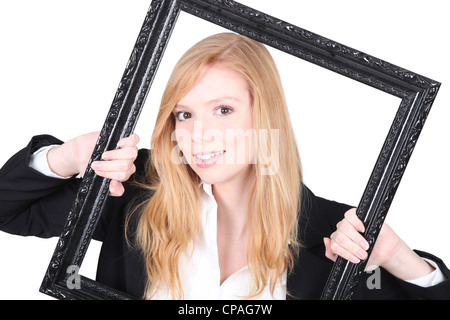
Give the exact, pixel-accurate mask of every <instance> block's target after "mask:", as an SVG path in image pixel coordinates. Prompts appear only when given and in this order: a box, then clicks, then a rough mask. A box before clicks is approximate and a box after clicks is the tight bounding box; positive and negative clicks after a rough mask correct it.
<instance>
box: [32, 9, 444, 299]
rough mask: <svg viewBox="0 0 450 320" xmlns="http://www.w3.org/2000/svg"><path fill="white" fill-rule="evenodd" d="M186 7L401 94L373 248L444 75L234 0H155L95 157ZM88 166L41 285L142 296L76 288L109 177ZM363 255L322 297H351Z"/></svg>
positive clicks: (110, 140)
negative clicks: (422, 71)
mask: <svg viewBox="0 0 450 320" xmlns="http://www.w3.org/2000/svg"><path fill="white" fill-rule="evenodd" d="M181 11H183V12H187V13H189V14H192V15H194V16H197V17H199V18H202V19H204V20H206V21H209V22H211V23H214V24H217V25H219V26H222V27H224V28H226V29H229V30H231V31H233V32H236V33H239V34H242V35H244V36H247V37H249V38H252V39H254V40H257V41H259V42H261V43H264V44H265V45H268V46H271V47H274V48H276V49H279V50H281V51H283V52H286V53H289V54H291V55H293V56H296V57H298V58H300V59H303V60H305V61H308V62H310V63H313V64H315V65H318V66H320V67H323V68H326V69H328V70H331V71H334V72H336V73H338V74H340V75H343V76H346V77H348V78H351V79H353V80H355V81H358V82H360V83H363V84H366V85H368V86H371V87H373V88H376V89H378V90H381V91H383V92H385V93H387V94H391V95H394V96H396V97H399V98H400V99H401V102H400V105H399V107H398V110H397V113H396V115H395V117H394V119H393V122H392V125H391V127H390V129H389V132H388V133H387V137H386V139H385V142H384V144H383V147H382V149H381V151H380V153H379V156H378V159H377V160H376V162H375V165H374V168H373V171H372V173H371V175H370V178H369V180H368V182H367V186H366V188H365V190H364V192H363V195H362V197H361V200H360V203H359V205H358V208H357V215H358V216H359V217H360V218H361V219H362V220H363V222H364V224H365V227H366V231H365V233H364V237H365V238H366V239H367V240H368V242H369V245H370V248H369V250H368V252H369V254H370V252H371V250H372V248H373V245H374V243H375V241H376V238H377V236H378V233H379V230H380V228H381V226H382V224H383V222H384V220H385V218H386V215H387V213H388V210H389V207H390V205H391V203H392V200H393V198H394V195H395V192H396V190H397V188H398V185H399V183H400V180H401V178H402V176H403V173H404V171H405V169H406V166H407V164H408V161H409V159H410V157H411V154H412V152H413V150H414V147H415V145H416V143H417V139H418V137H419V135H420V132H421V130H422V128H423V126H424V124H425V120H426V118H427V116H428V113H429V111H430V109H431V107H432V104H433V102H434V100H435V98H436V95H437V93H438V90H439V87H440V83H439V82H437V81H434V80H431V79H429V78H426V77H424V76H421V75H419V74H416V73H414V72H411V71H408V70H405V69H403V68H400V67H398V66H396V65H393V64H390V63H388V62H386V61H383V60H381V59H378V58H375V57H373V56H371V55H368V54H366V53H363V52H361V51H358V50H355V49H352V48H350V47H348V46H345V45H343V44H340V43H338V42H335V41H332V40H330V39H327V38H324V37H322V36H320V35H317V34H314V33H312V32H310V31H307V30H305V29H302V28H299V27H297V26H295V25H293V24H290V23H287V22H285V21H282V20H280V19H277V18H275V17H272V16H270V15H268V14H265V13H262V12H260V11H258V10H255V9H253V8H250V7H248V6H245V5H242V4H240V3H238V2H234V1H231V0H153V1H152V2H151V5H150V8H149V10H148V12H147V15H146V17H145V20H144V23H143V26H142V28H141V31H140V33H139V35H138V38H137V41H136V44H135V46H134V48H133V50H132V53H131V56H130V58H129V61H128V64H127V66H126V68H125V71H124V74H123V76H122V79H121V81H120V84H119V87H118V89H117V92H116V95H115V97H114V99H113V102H112V105H111V108H110V110H109V112H108V115H107V117H106V121H105V123H104V125H103V128H102V130H101V133H100V137H99V139H98V141H97V144H96V146H95V149H94V152H93V154H92V158H91V160H90V163H91V162H93V161H96V160H99V159H100V157H101V154H102V153H103V152H105V151H107V150H111V149H114V148H115V146H116V144H117V142H118V141H119V140H120V139H121V138H122V137H125V136H128V135H130V134H131V133H132V132H133V130H134V128H135V125H136V123H137V120H138V118H139V114H140V112H141V110H142V108H143V105H144V102H145V99H146V97H147V93H148V91H149V89H150V87H151V85H152V82H153V79H154V77H155V75H156V72H157V70H158V66H159V63H160V61H161V59H162V56H163V54H164V50H165V48H166V46H167V43H168V41H169V39H170V35H171V32H172V30H173V27H174V26H175V24H176V21H177V18H178V15H179V13H180V12H181ZM90 163H89V165H88V169H87V171H86V173H85V176H84V179H83V181H82V183H81V186H80V189H79V191H78V194H77V198H76V200H75V202H74V204H73V207H72V209H71V211H70V212H69V216H68V219H67V222H66V225H65V227H64V230H63V232H62V234H61V236H60V238H59V241H58V243H57V246H56V248H55V251H54V254H53V256H52V258H51V261H50V264H49V267H48V269H47V272H46V274H45V276H44V279H43V281H42V285H41V287H40V291H41V292H43V293H45V294H48V295H50V296H53V297H55V298H58V299H102V300H103V299H121V300H124V299H125V300H128V299H136V297H132V296H130V295H128V294H126V293H124V292H120V291H117V290H115V289H113V288H110V287H107V286H105V285H102V284H101V283H98V282H96V281H94V280H91V279H89V278H86V277H83V276H80V277H79V278H78V280H79V283H76V284H77V285H78V288H76V289H70V288H69V287H70V286H68V285H67V284H68V281H69V280H70V277H71V276H73V274H72V273H71V272H68V268H69V267H73V266H75V267H78V268H79V267H80V266H81V264H82V261H83V258H84V256H85V254H86V251H87V248H88V246H89V243H90V241H91V238H92V234H93V230H94V229H95V227H96V223H97V220H98V218H99V215H100V214H101V211H102V208H103V205H104V202H105V199H106V198H107V196H108V192H109V189H108V185H109V180H108V179H105V178H102V177H99V176H97V175H95V173H94V171H93V170H91V168H90ZM364 267H365V261H362V262H360V263H359V264H353V263H350V262H348V261H346V260H344V259H342V258H338V259H337V261H336V262H335V264H334V266H333V269H332V271H331V273H330V275H329V278H328V282H327V284H326V286H325V288H324V289H323V293H322V297H321V299H325V300H329V299H351V298H352V295H353V290H354V288H355V285H356V284H357V283H358V278H359V275H360V274H361V273H362V272H363V270H364Z"/></svg>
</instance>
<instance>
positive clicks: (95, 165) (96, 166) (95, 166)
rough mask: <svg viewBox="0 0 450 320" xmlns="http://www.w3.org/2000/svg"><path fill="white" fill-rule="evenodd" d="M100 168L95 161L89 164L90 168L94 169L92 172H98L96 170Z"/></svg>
mask: <svg viewBox="0 0 450 320" xmlns="http://www.w3.org/2000/svg"><path fill="white" fill-rule="evenodd" d="M100 167H101V165H100V163H99V162H97V161H94V162H92V164H91V168H92V169H94V170H98V169H100Z"/></svg>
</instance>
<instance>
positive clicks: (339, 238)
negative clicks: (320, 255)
mask: <svg viewBox="0 0 450 320" xmlns="http://www.w3.org/2000/svg"><path fill="white" fill-rule="evenodd" d="M330 248H331V251H332V252H333V253H334V254H337V255H339V256H341V257H343V258H345V259H347V260H349V261H352V262H354V263H358V262H359V261H360V260H364V259H366V258H367V252H366V251H365V250H363V249H362V248H361V247H360V246H359V245H358V244H357V243H355V242H353V241H352V240H351V239H350V238H348V237H347V235H346V234H344V233H342V232H340V231H336V232H334V233H333V234H332V235H331V245H330Z"/></svg>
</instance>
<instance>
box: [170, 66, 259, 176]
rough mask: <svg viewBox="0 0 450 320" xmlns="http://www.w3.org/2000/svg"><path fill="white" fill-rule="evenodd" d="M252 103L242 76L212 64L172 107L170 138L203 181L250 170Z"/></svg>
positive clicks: (240, 173) (236, 174) (242, 174)
mask: <svg viewBox="0 0 450 320" xmlns="http://www.w3.org/2000/svg"><path fill="white" fill-rule="evenodd" d="M252 102H253V101H252V97H251V95H250V92H249V88H248V84H247V82H246V81H245V80H244V78H243V77H242V76H241V75H239V74H238V73H237V72H235V71H232V70H230V69H227V68H225V67H223V66H221V65H212V66H207V67H206V68H205V69H204V70H203V72H202V74H201V75H200V78H199V80H198V81H197V83H196V84H195V86H194V87H193V88H192V89H191V90H190V91H189V92H188V93H187V94H186V95H185V96H184V97H183V98H182V99H181V100H180V101H179V102H178V104H177V106H176V107H175V108H174V110H173V114H174V116H175V140H176V141H177V143H178V146H179V148H180V149H181V151H182V152H183V155H184V161H185V162H187V163H189V165H190V166H191V168H192V169H193V170H194V171H195V172H196V173H197V174H198V176H199V177H200V179H201V180H202V181H204V182H205V183H209V184H220V183H227V182H231V181H233V180H236V179H242V178H244V179H245V178H247V177H248V174H249V173H250V172H251V171H250V170H251V168H250V162H251V156H252V152H251V151H250V150H252V140H253V138H252V135H253V117H252Z"/></svg>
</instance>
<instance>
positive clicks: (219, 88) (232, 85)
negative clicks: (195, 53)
mask: <svg viewBox="0 0 450 320" xmlns="http://www.w3.org/2000/svg"><path fill="white" fill-rule="evenodd" d="M248 99H249V90H248V85H247V82H246V80H245V79H244V78H243V77H242V76H241V75H240V74H239V73H238V72H236V71H234V70H232V69H230V68H226V67H223V66H221V65H213V66H207V67H205V69H204V70H203V71H202V73H201V74H200V77H199V79H198V80H197V82H196V84H195V85H194V86H193V87H192V88H191V89H190V90H189V91H188V92H187V94H186V95H185V96H184V97H182V98H181V99H180V101H179V102H178V105H180V106H190V105H191V104H195V105H197V104H201V105H209V104H217V103H218V102H223V101H230V102H247V100H248Z"/></svg>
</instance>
